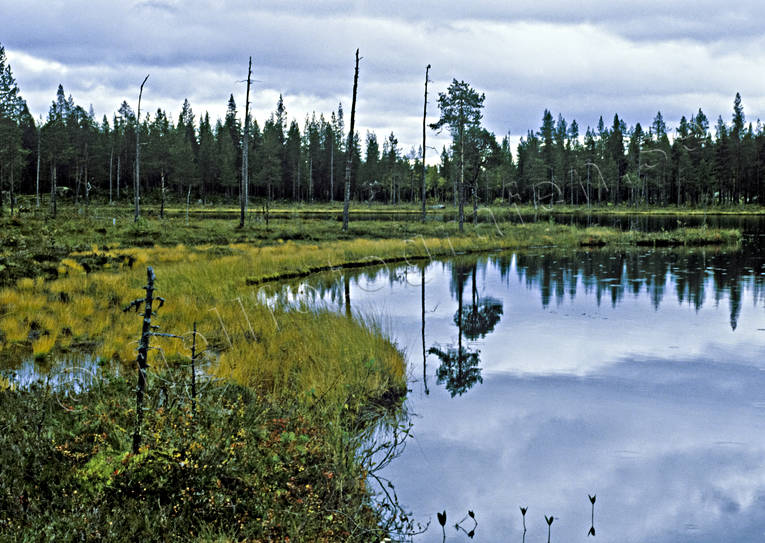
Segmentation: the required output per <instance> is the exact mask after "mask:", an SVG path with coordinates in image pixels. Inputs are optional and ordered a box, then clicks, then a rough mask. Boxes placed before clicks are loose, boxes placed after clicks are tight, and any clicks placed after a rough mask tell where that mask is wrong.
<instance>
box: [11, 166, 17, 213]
mask: <svg viewBox="0 0 765 543" xmlns="http://www.w3.org/2000/svg"><path fill="white" fill-rule="evenodd" d="M13 170H14V167H13V164H11V195H10V196H11V217H13V208H14V205H13V204H14V200H15V199H16V198H15V195H14V194H13Z"/></svg>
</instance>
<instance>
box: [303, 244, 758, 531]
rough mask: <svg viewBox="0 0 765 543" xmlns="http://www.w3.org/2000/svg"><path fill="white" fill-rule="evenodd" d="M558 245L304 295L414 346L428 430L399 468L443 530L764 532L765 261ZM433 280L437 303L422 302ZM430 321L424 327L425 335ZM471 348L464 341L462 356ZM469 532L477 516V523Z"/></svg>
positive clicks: (333, 283)
mask: <svg viewBox="0 0 765 543" xmlns="http://www.w3.org/2000/svg"><path fill="white" fill-rule="evenodd" d="M752 240H754V241H755V242H756V241H757V240H756V238H750V243H748V244H747V246H746V247H745V248H744V249H743V250H742V251H737V252H732V253H726V252H724V251H721V250H718V249H694V250H630V251H617V252H614V251H556V252H544V251H538V252H533V251H532V252H523V253H514V254H497V255H491V256H484V257H482V258H467V257H457V258H455V259H452V260H449V261H445V262H430V263H423V264H413V265H409V266H400V267H389V268H377V269H375V270H366V271H362V272H358V271H356V272H349V274H348V275H341V274H340V273H339V272H338V273H337V274H334V275H332V274H330V275H326V276H323V277H317V278H314V279H312V281H310V282H309V283H307V284H304V285H303V292H306V293H308V294H309V295H311V296H315V297H316V298H318V299H322V300H324V301H325V303H327V304H328V305H330V306H334V307H336V308H337V309H338V310H345V309H346V305H347V304H348V301H349V300H350V308H351V309H352V310H353V311H354V312H359V313H361V314H366V315H376V316H378V317H379V318H381V319H382V321H383V324H384V326H385V328H386V329H387V330H388V331H389V333H390V334H391V335H392V337H393V338H394V340H395V341H396V342H397V343H398V344H399V345H400V346H401V347H402V348H404V349H405V351H406V354H407V359H408V363H409V373H410V389H411V392H410V394H409V396H408V405H409V410H410V412H411V413H412V420H413V423H414V426H413V436H414V437H413V438H412V439H411V440H410V441H409V442H408V445H407V447H406V450H405V451H404V453H403V454H402V456H400V457H399V458H398V459H397V460H396V461H395V462H393V463H392V464H391V465H390V466H389V468H387V471H386V472H385V476H386V477H388V478H390V479H391V480H392V481H393V482H394V484H395V485H396V491H397V493H398V497H399V500H400V501H401V503H402V504H404V505H405V506H406V507H407V508H408V509H411V510H412V511H413V513H414V515H415V516H416V517H417V518H418V519H420V520H421V521H423V522H427V521H428V520H430V521H431V526H430V529H429V530H428V531H427V532H426V533H425V534H423V535H421V536H419V537H418V538H415V540H416V541H423V542H425V541H441V529H440V526H439V525H438V522H437V520H436V512H437V511H442V510H444V509H445V510H446V511H447V516H448V520H447V531H446V534H447V540H448V541H468V539H467V536H466V535H465V532H460V531H457V530H455V528H454V523H455V522H457V521H459V520H460V519H461V518H463V516H464V515H465V514H466V512H467V511H468V510H473V511H475V513H476V517H477V519H478V522H479V526H478V528H477V530H476V533H475V538H474V540H475V541H508V540H510V541H513V540H517V541H521V540H522V527H521V514H520V511H519V506H524V507H528V513H527V515H526V525H527V528H528V532H527V534H526V539H527V540H529V541H542V540H545V539H546V536H547V524H546V522H545V519H544V515H548V516H550V515H553V516H554V517H555V521H554V523H553V525H552V540H553V541H586V540H587V539H588V535H587V534H588V531H589V529H590V519H591V504H590V501H589V499H588V494H597V502H596V504H595V529H596V533H597V536H596V538H597V539H599V540H605V541H628V542H632V541H634V542H638V541H649V540H650V541H654V542H656V541H658V542H665V541H666V542H678V541H694V542H705V541H709V542H712V541H715V542H717V541H732V540H741V541H753V540H759V539H762V537H763V535H765V431H764V430H765V371H763V370H765V314H764V313H763V308H764V305H765V304H764V302H765V263H764V262H763V259H762V258H761V257H760V253H759V250H758V249H757V247H756V246H755V244H754V243H751V241H752ZM423 278H424V304H423V298H422V296H423ZM423 322H424V343H423ZM459 353H462V354H461V356H460V354H459ZM463 526H464V527H466V529H467V530H469V529H470V528H472V527H473V523H472V521H468V522H465V523H463Z"/></svg>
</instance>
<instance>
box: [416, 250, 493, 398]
mask: <svg viewBox="0 0 765 543" xmlns="http://www.w3.org/2000/svg"><path fill="white" fill-rule="evenodd" d="M483 266H484V267H485V263H484V264H483ZM450 271H451V282H450V290H451V292H452V295H453V296H454V297H455V298H456V300H457V311H456V312H455V314H454V319H453V322H454V324H455V325H456V326H457V346H456V347H455V346H454V345H448V346H446V348H444V349H442V348H441V347H439V346H433V347H431V348H430V349H429V350H428V352H429V353H430V354H434V355H436V356H437V357H438V358H439V359H440V360H441V364H440V366H439V367H438V369H436V382H437V383H438V384H439V385H441V384H442V385H444V387H445V388H446V390H448V391H449V393H450V394H451V395H452V397H454V396H457V395H460V396H461V395H462V394H464V393H465V392H467V391H468V390H469V389H470V388H472V387H473V386H474V385H475V384H477V383H482V382H483V377H482V376H481V366H480V364H481V359H480V351H478V350H471V349H470V347H469V346H467V345H465V344H464V343H463V336H464V337H465V339H467V340H471V341H474V340H476V339H478V338H483V337H486V335H487V334H489V333H490V332H491V331H492V330H494V328H495V327H496V325H497V323H498V322H499V320H500V318H501V317H502V313H503V306H502V302H501V301H500V300H498V299H497V298H493V297H491V296H479V294H478V278H477V275H478V262H477V261H476V260H475V259H470V260H456V261H454V262H453V263H452V266H451V270H450ZM469 277H470V278H471V279H472V280H471V290H470V293H471V296H470V302H469V304H468V307H467V308H465V307H464V305H465V304H464V293H465V284H466V283H467V280H468V278H469Z"/></svg>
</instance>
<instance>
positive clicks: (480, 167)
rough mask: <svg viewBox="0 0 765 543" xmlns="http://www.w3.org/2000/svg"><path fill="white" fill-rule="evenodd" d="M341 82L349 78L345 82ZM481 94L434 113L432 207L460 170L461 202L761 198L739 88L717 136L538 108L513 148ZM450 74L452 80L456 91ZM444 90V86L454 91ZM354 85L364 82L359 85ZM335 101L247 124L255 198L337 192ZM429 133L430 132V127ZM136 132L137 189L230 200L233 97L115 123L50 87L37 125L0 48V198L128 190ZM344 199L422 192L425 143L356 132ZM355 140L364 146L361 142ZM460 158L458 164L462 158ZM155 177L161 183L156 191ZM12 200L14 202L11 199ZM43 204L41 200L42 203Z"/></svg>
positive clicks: (237, 153) (763, 167) (81, 196)
mask: <svg viewBox="0 0 765 543" xmlns="http://www.w3.org/2000/svg"><path fill="white" fill-rule="evenodd" d="M349 85H350V83H349ZM460 85H463V86H464V87H463V88H466V89H468V90H469V91H470V92H472V94H471V96H473V97H474V98H476V99H477V101H476V102H475V103H473V104H472V106H471V107H472V108H473V110H472V113H474V114H475V115H474V116H473V117H469V118H468V117H465V118H464V119H462V120H463V121H464V122H463V123H462V124H461V125H460V126H461V129H459V130H457V129H456V128H455V127H456V126H457V124H455V123H454V122H452V121H453V119H452V121H450V120H444V119H445V109H444V107H445V104H447V102H449V100H451V102H450V103H451V105H452V106H453V105H454V103H456V102H455V100H456V101H459V99H460V97H459V96H456V95H450V96H447V95H446V94H444V93H441V94H440V96H439V98H438V101H436V100H431V103H430V106H431V109H434V108H433V107H432V106H434V105H435V104H436V103H437V104H438V106H439V108H440V109H441V121H439V122H438V123H436V124H435V125H431V129H440V128H442V127H444V126H446V125H448V126H449V128H450V132H451V136H452V142H453V143H452V145H450V146H449V148H447V147H444V148H443V149H442V150H441V151H440V162H439V164H437V165H433V166H428V167H427V168H426V169H425V171H426V173H425V185H426V196H427V200H428V202H430V203H439V202H444V203H451V202H454V203H455V204H456V203H457V201H458V199H459V192H460V190H459V187H460V179H462V178H464V190H465V197H464V201H466V202H469V201H470V200H472V202H473V205H475V204H476V203H480V204H495V203H503V202H504V203H511V202H517V203H527V204H528V203H533V204H534V205H540V204H552V203H559V202H564V203H567V204H574V205H586V204H593V205H603V204H608V203H610V204H615V205H618V204H632V205H645V204H647V205H714V204H719V205H738V204H743V203H760V202H762V201H765V183H763V182H762V177H763V175H765V128H764V127H763V125H762V124H761V123H760V122H759V120H758V121H757V123H756V125H754V126H753V125H752V123H751V122H750V123H748V124H747V123H746V120H745V115H744V109H743V106H742V102H741V96H740V95H739V94H738V93H737V94H736V96H735V99H734V103H733V113H732V119H731V121H730V122H725V121H724V120H723V119H722V117H718V119H717V122H716V123H715V127H714V135H713V134H712V133H711V132H710V124H709V120H708V119H707V117H706V115H705V114H704V112H703V111H701V109H699V110H698V112H697V113H695V114H693V115H691V117H690V119H687V118H686V117H685V116H683V117H682V118H681V119H680V121H679V124H678V126H677V127H676V128H675V129H674V132H675V135H674V137H670V135H669V133H670V132H671V131H673V129H670V128H668V127H667V124H666V122H665V121H664V119H663V117H662V115H661V113H660V112H659V113H657V114H656V117H655V118H654V120H653V122H652V123H651V125H650V126H648V127H643V126H641V125H640V123H637V124H635V126H627V125H626V123H625V122H624V121H623V120H621V119H620V118H619V116H618V115H614V117H613V121H612V122H608V123H607V122H604V121H603V118H602V117H601V119H600V121H599V123H598V125H597V126H596V127H594V128H591V127H587V129H586V130H585V131H584V134H582V133H581V130H580V127H579V125H578V124H577V122H576V121H575V120H573V121H571V122H567V121H566V119H564V118H563V116H562V115H558V117H557V119H556V118H554V117H553V114H552V113H551V112H550V111H548V110H545V111H544V114H543V116H542V124H541V126H540V128H539V130H537V131H533V130H529V131H528V133H527V134H526V136H525V137H523V138H522V139H521V142H520V144H519V145H518V147H517V149H516V152H515V156H514V155H513V153H512V152H511V146H510V143H509V139H508V137H507V136H504V137H502V139H501V141H499V140H498V139H497V137H496V136H495V135H494V134H493V133H491V132H489V131H487V130H486V129H485V128H483V127H482V126H481V114H480V111H481V108H482V107H483V95H478V94H477V93H476V92H475V91H473V90H472V89H470V87H469V85H467V84H466V83H464V82H460ZM456 86H457V82H456V80H455V82H454V84H453V87H454V88H456ZM453 87H450V91H449V92H451V90H452V88H453ZM361 88H362V91H361V92H362V93H363V85H362V86H361ZM344 130H345V126H344V118H343V108H342V104H340V105H338V108H337V111H333V112H331V113H330V115H329V118H327V117H326V116H325V115H324V114H319V115H318V116H317V115H316V113H313V114H312V115H311V116H310V117H307V118H306V119H305V122H304V125H303V127H302V128H301V126H300V125H299V124H298V122H297V121H296V120H294V119H293V120H291V121H289V120H288V115H287V110H286V108H285V104H284V101H283V100H282V98H281V96H280V98H279V100H278V103H277V104H276V109H275V111H274V112H273V113H272V114H271V115H270V116H269V118H268V119H266V120H265V122H264V123H263V125H262V128H261V126H260V125H259V124H258V122H257V120H255V119H252V120H251V127H250V135H249V151H248V155H249V157H250V158H249V180H250V186H251V189H250V195H251V196H252V198H253V199H256V200H258V199H266V200H268V201H271V200H285V201H293V202H326V201H338V200H340V201H341V200H342V199H343V180H344V173H345V166H346V160H345V158H346V147H347V143H346V142H347V138H346V137H345V136H344ZM429 133H432V130H431V131H430V132H429ZM137 134H138V136H139V138H140V142H141V146H140V148H141V151H140V156H141V160H140V180H139V182H140V189H141V191H143V192H144V194H146V195H149V196H150V197H151V198H154V197H155V196H154V195H157V194H159V193H160V192H161V191H163V190H164V191H165V192H166V193H167V194H174V195H176V196H175V197H174V199H180V200H183V201H185V200H186V199H187V198H189V199H191V198H193V199H194V201H196V200H198V199H201V200H203V201H205V202H209V201H215V202H230V203H232V204H233V203H235V202H236V201H237V199H238V197H239V183H240V177H241V175H242V171H241V170H242V168H241V164H242V154H243V153H242V142H243V140H244V138H243V129H242V122H241V121H240V120H239V112H238V110H237V104H236V101H235V100H234V96H233V95H231V97H230V98H229V101H228V109H227V112H226V115H225V118H224V119H223V120H220V119H218V120H217V121H215V123H214V124H213V123H212V122H211V121H210V117H209V115H208V114H207V113H205V114H204V115H201V116H199V119H198V120H197V119H196V118H195V114H194V112H193V111H192V107H191V104H189V102H188V100H186V101H184V103H183V105H182V107H181V112H180V115H179V116H178V118H177V121H176V122H173V121H172V119H171V118H170V116H169V115H168V114H167V112H165V111H163V110H162V109H158V110H157V111H156V112H153V113H148V114H145V115H142V116H141V118H140V126H139V127H138V130H136V114H135V112H134V110H133V109H132V108H131V106H130V105H129V104H128V103H127V102H126V101H123V102H122V104H121V106H120V107H119V109H118V110H117V112H116V113H114V114H113V115H112V118H111V120H110V119H109V118H108V117H107V116H106V115H104V116H103V118H102V120H101V121H100V122H99V121H98V120H96V118H95V115H94V113H93V110H92V107H91V108H90V110H89V111H88V110H85V109H84V108H83V107H81V106H79V105H76V104H75V103H74V100H73V98H72V96H71V95H70V96H69V97H67V96H66V93H65V91H64V88H63V87H62V86H61V85H59V87H58V90H57V92H56V96H55V99H54V100H53V102H52V103H51V106H50V109H49V111H48V116H47V119H45V120H43V119H42V117H41V118H40V119H39V122H38V121H36V120H35V119H34V118H33V116H32V115H31V113H30V111H29V108H28V107H27V104H26V101H25V100H24V99H23V98H22V95H21V93H20V90H19V87H18V86H17V84H16V81H15V79H14V77H13V74H12V71H11V67H10V65H9V64H8V62H7V59H6V56H5V50H4V48H3V47H2V45H0V205H1V206H3V207H5V206H8V204H9V203H11V204H12V203H13V200H14V195H16V194H26V195H34V194H45V193H46V192H47V193H50V192H51V189H52V187H57V190H56V192H57V194H58V195H59V196H60V197H61V198H62V199H65V200H69V201H74V202H88V201H90V199H92V198H97V199H98V201H101V202H103V201H109V202H114V201H120V200H124V201H125V202H126V203H127V202H129V201H130V199H131V198H132V195H133V176H134V175H135V162H136V161H135V154H136V135H137ZM352 141H353V145H352V149H351V158H352V160H351V197H352V199H354V200H356V201H364V202H367V201H372V202H384V203H391V204H397V203H403V202H419V201H421V194H422V193H421V179H422V171H423V169H422V162H421V160H422V147H421V146H420V148H419V149H415V148H411V149H410V150H408V151H406V150H404V149H401V148H400V147H399V143H398V140H397V138H396V136H395V134H394V133H391V134H389V135H387V136H385V137H384V139H383V140H382V142H381V141H380V140H378V137H377V135H376V134H375V133H373V132H367V133H366V136H365V138H364V139H363V140H362V138H361V137H360V136H359V134H358V132H357V133H356V134H354V137H353V139H352ZM362 147H363V149H362ZM461 166H462V167H461ZM162 187H164V189H163V188H162ZM9 199H10V202H9ZM37 202H38V203H37V205H40V204H39V200H38V201H37Z"/></svg>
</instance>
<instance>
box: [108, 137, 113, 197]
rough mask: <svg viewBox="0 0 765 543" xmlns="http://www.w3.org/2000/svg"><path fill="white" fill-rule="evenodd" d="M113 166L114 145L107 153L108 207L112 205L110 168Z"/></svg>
mask: <svg viewBox="0 0 765 543" xmlns="http://www.w3.org/2000/svg"><path fill="white" fill-rule="evenodd" d="M113 166H114V145H112V148H111V150H110V151H109V205H112V167H113Z"/></svg>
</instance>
